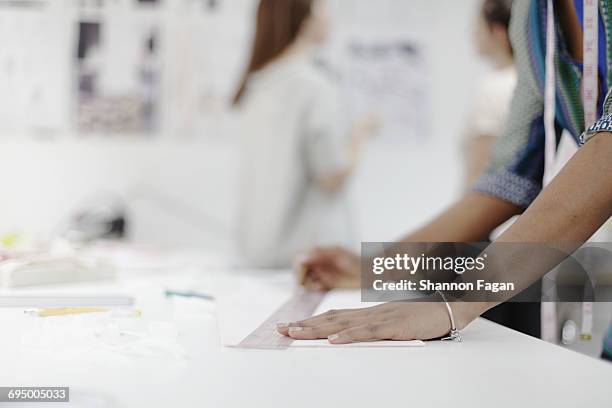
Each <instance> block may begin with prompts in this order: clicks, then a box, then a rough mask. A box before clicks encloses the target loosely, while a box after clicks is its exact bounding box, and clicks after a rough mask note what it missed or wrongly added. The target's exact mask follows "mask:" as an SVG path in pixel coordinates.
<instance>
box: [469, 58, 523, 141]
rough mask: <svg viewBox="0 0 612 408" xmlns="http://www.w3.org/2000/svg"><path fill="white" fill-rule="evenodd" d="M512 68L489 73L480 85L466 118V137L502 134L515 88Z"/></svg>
mask: <svg viewBox="0 0 612 408" xmlns="http://www.w3.org/2000/svg"><path fill="white" fill-rule="evenodd" d="M516 81H517V74H516V70H515V68H514V66H510V67H507V68H504V69H499V70H495V71H492V72H490V73H489V74H487V76H485V78H484V79H483V80H482V82H481V83H480V85H479V87H478V89H477V91H476V95H475V97H474V102H473V105H472V107H471V111H470V117H469V118H468V123H469V127H468V129H467V132H466V135H467V136H468V137H481V136H490V137H497V136H499V135H501V134H502V132H503V130H504V126H505V125H506V121H507V118H508V113H509V111H510V102H511V101H512V95H513V94H514V90H515V88H516Z"/></svg>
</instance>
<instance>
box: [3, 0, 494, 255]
mask: <svg viewBox="0 0 612 408" xmlns="http://www.w3.org/2000/svg"><path fill="white" fill-rule="evenodd" d="M256 6H257V1H256V0H149V1H145V0H89V1H86V0H0V89H1V90H2V91H1V92H0V175H1V179H0V180H2V181H1V183H0V197H1V199H0V237H4V240H5V241H7V240H9V241H10V240H11V239H22V240H23V239H26V240H48V239H49V238H52V237H53V236H55V235H57V234H60V233H61V234H64V233H65V232H66V230H67V229H69V228H70V226H69V225H70V224H71V223H72V224H74V223H75V222H76V221H75V220H77V221H80V222H84V223H87V222H88V219H87V217H93V221H94V222H95V217H96V216H100V217H107V218H108V217H110V218H112V219H114V218H113V217H114V216H115V215H116V216H117V217H116V219H115V222H116V223H115V224H114V227H113V228H115V229H116V230H117V231H123V232H124V233H125V234H124V235H125V237H126V239H128V240H130V241H131V242H136V243H143V244H154V245H162V246H190V247H198V248H208V249H213V250H223V251H227V250H231V249H232V248H233V246H234V245H235V242H234V236H235V231H236V222H237V221H236V211H237V210H236V207H237V202H238V198H237V194H238V193H237V190H238V187H237V177H238V176H237V168H238V166H239V156H238V154H237V150H238V149H237V144H238V139H239V137H238V136H239V135H238V134H237V133H239V132H240V130H239V128H238V127H237V125H236V118H235V114H233V113H232V111H231V110H230V104H231V99H232V97H233V94H234V92H235V89H236V86H237V84H238V82H239V80H240V77H241V75H242V73H243V72H244V66H245V64H246V63H247V59H248V57H249V52H250V46H251V41H252V40H251V37H252V35H253V30H254V21H255V18H254V16H255V12H256ZM329 6H330V7H329V8H330V10H331V14H332V19H333V24H332V31H331V38H330V40H329V41H328V42H327V43H326V44H325V45H324V46H323V47H321V49H320V50H319V51H318V54H317V60H318V61H319V63H320V65H321V66H322V67H324V69H325V70H326V71H327V72H328V73H329V74H330V75H331V77H333V78H334V81H336V82H337V83H338V85H339V87H340V89H341V92H342V94H343V96H344V98H345V99H344V100H345V101H346V109H347V111H348V112H349V115H352V116H354V117H359V116H360V115H362V114H363V113H364V112H368V111H371V110H372V109H373V108H376V110H377V113H378V114H379V115H380V116H381V127H380V129H379V130H378V134H377V136H376V137H373V138H372V139H371V140H369V141H368V142H367V145H366V146H365V148H364V152H363V158H362V161H361V163H360V166H359V167H358V169H357V170H356V173H355V175H354V177H353V179H352V181H351V184H352V188H353V190H354V199H353V202H354V203H355V205H354V211H355V213H356V217H355V219H356V228H355V231H356V233H355V234H356V238H357V241H361V240H364V241H367V240H369V241H385V240H392V239H395V238H397V237H398V236H399V235H400V234H403V233H405V232H407V231H409V230H411V229H413V228H414V227H416V226H418V225H419V224H421V223H423V222H424V221H426V220H427V219H428V218H429V217H431V216H433V215H434V214H435V213H436V212H438V211H439V210H440V209H442V208H443V207H444V206H446V205H447V204H449V203H450V202H451V201H452V200H453V198H455V197H456V196H457V195H458V194H460V192H461V189H462V186H461V183H462V178H463V175H462V165H461V157H460V144H461V134H462V132H463V127H464V123H465V120H466V118H465V117H466V115H467V109H468V106H469V103H468V101H469V100H470V96H471V94H472V93H473V92H474V87H475V86H476V81H478V78H479V77H481V76H482V75H484V74H485V73H486V72H487V69H488V68H487V67H485V66H484V64H483V62H481V60H480V59H478V58H476V52H475V50H474V49H473V47H474V46H473V40H472V36H473V35H472V34H473V31H474V28H473V25H474V20H475V19H476V16H477V14H478V7H479V6H480V2H479V1H475V0H464V1H461V2H458V1H453V0H438V1H435V2H432V1H428V0H413V1H396V0H379V1H376V2H373V1H370V0H329ZM450 38H452V43H451V42H450V41H449V39H450ZM451 44H452V45H451ZM389 47H400V48H401V49H402V50H403V53H401V55H399V56H398V55H395V54H390V53H387V54H386V53H385V52H384V50H385V49H388V48H389ZM383 94H384V95H385V96H386V97H385V98H382V95H383ZM89 221H91V220H89ZM107 232H108V231H107ZM111 235H112V234H111Z"/></svg>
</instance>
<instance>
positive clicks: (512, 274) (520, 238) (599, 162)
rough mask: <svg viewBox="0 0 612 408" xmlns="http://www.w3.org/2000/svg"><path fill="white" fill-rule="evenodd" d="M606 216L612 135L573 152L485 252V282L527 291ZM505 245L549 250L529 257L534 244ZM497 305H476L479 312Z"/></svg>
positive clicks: (611, 203) (611, 191)
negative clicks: (489, 263) (509, 283)
mask: <svg viewBox="0 0 612 408" xmlns="http://www.w3.org/2000/svg"><path fill="white" fill-rule="evenodd" d="M610 216H612V135H610V134H601V135H599V136H597V137H595V138H594V139H593V140H591V141H590V142H589V143H587V145H585V146H584V147H583V148H582V149H581V150H580V151H579V152H578V153H576V155H575V156H574V157H573V158H572V160H571V161H570V162H569V163H568V164H567V165H566V166H565V168H564V169H563V170H562V172H561V173H560V174H559V175H558V176H557V177H556V178H555V179H554V180H553V182H552V183H551V184H550V185H549V186H548V187H547V188H546V189H545V190H544V191H543V192H542V193H541V194H540V196H539V197H538V198H537V199H536V200H535V201H534V203H533V204H532V205H531V206H530V207H529V209H528V210H527V211H525V213H524V214H523V215H522V216H521V217H520V218H519V219H518V220H517V222H516V223H514V224H513V225H512V227H510V228H509V229H508V231H506V232H505V233H504V234H503V235H502V236H500V238H499V239H498V240H497V241H496V243H494V244H493V245H492V246H491V247H490V248H488V249H487V251H486V252H487V254H488V255H489V260H490V261H492V262H494V265H495V266H493V267H491V268H490V270H487V271H486V273H488V274H489V275H490V276H487V279H491V278H492V279H493V280H495V281H512V282H513V283H515V285H516V287H517V292H518V291H520V290H522V289H524V288H526V287H528V286H529V285H531V284H532V283H534V282H535V281H537V280H538V279H540V278H541V277H543V276H544V275H545V274H546V273H548V272H549V271H550V270H551V269H552V268H554V267H555V266H556V265H558V264H559V263H560V262H561V261H563V259H565V257H564V254H571V253H572V252H573V251H574V250H575V249H576V248H577V247H579V246H580V245H581V244H582V243H584V242H585V241H587V240H588V239H589V238H590V237H591V236H592V235H593V234H594V233H595V232H596V231H597V230H598V229H599V228H600V227H601V225H603V224H604V223H605V222H606V221H607V220H608V219H609V218H610ZM498 243H499V244H501V245H497V244H498ZM504 243H515V244H530V243H533V244H546V246H545V247H546V248H548V249H550V250H548V251H545V252H546V253H545V254H538V253H536V254H535V255H536V256H533V255H534V252H532V251H533V248H534V246H530V245H517V246H515V247H514V248H516V249H515V250H511V251H509V250H507V246H506V248H504V245H503V244H504ZM543 247H544V246H542V245H541V246H540V248H543ZM536 252H537V251H536ZM487 269H489V268H487ZM466 275H467V274H466ZM476 275H477V274H475V275H474V276H476ZM474 276H472V278H474ZM466 277H467V276H466ZM496 303H499V302H491V303H482V304H480V312H484V311H486V310H487V309H488V308H490V307H491V306H493V305H494V304H496ZM472 306H473V305H472Z"/></svg>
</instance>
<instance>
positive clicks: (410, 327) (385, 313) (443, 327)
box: [278, 298, 480, 344]
mask: <svg viewBox="0 0 612 408" xmlns="http://www.w3.org/2000/svg"><path fill="white" fill-rule="evenodd" d="M428 300H431V301H427V302H418V303H417V302H392V303H385V304H382V305H378V306H374V307H368V308H365V309H353V310H351V309H347V310H330V311H329V312H327V313H323V314H322V315H319V316H314V317H311V318H310V319H306V320H302V321H300V322H294V323H279V324H278V331H279V333H281V334H283V335H285V336H289V337H291V338H293V339H296V340H314V339H325V338H327V339H329V341H330V343H332V344H347V343H353V342H362V341H375V340H430V339H437V338H440V337H444V336H446V335H447V334H449V332H450V330H451V323H450V317H449V315H448V310H447V309H446V305H445V304H444V303H443V302H436V301H434V298H429V299H428ZM451 308H452V309H453V314H454V316H455V321H456V324H457V328H458V329H462V328H464V327H465V326H467V324H468V323H469V322H471V321H472V320H474V319H475V318H476V317H477V316H478V315H479V314H480V309H479V304H468V303H452V304H451Z"/></svg>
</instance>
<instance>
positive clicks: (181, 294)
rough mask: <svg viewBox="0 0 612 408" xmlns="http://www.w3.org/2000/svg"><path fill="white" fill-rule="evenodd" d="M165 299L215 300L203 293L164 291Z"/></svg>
mask: <svg viewBox="0 0 612 408" xmlns="http://www.w3.org/2000/svg"><path fill="white" fill-rule="evenodd" d="M165 294H166V297H184V298H196V299H203V300H215V298H214V297H212V296H211V295H207V294H205V293H198V292H180V291H175V290H166V292H165Z"/></svg>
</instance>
